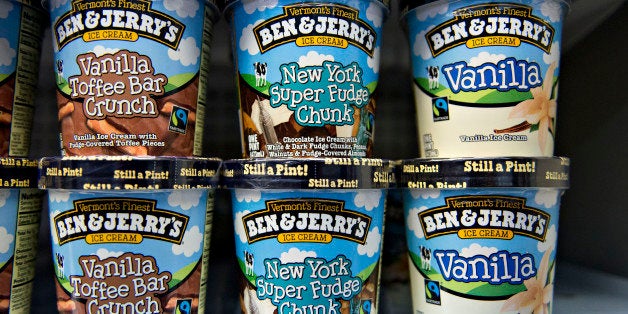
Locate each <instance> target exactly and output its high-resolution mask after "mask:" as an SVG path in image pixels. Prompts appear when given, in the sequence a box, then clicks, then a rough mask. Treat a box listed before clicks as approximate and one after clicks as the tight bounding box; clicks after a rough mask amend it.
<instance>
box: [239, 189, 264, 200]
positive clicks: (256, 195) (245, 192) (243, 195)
mask: <svg viewBox="0 0 628 314" xmlns="http://www.w3.org/2000/svg"><path fill="white" fill-rule="evenodd" d="M235 198H236V199H237V200H238V202H240V203H242V202H246V203H250V202H257V201H259V200H260V199H261V198H262V193H261V192H260V190H250V189H236V190H235Z"/></svg>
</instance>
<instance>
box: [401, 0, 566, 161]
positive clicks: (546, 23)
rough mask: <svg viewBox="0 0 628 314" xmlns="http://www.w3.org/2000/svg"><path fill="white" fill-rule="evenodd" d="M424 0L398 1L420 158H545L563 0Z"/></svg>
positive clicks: (552, 125) (551, 133) (549, 150)
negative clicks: (409, 65) (423, 1)
mask: <svg viewBox="0 0 628 314" xmlns="http://www.w3.org/2000/svg"><path fill="white" fill-rule="evenodd" d="M419 2H420V1H419ZM428 2H430V3H428V4H424V5H420V6H416V2H414V3H415V5H412V4H411V3H412V1H405V3H404V4H402V6H401V7H402V10H403V12H404V13H403V24H404V27H405V28H406V30H407V34H408V38H409V48H410V51H411V53H410V55H411V59H412V77H413V84H412V86H413V87H412V89H413V91H414V98H415V104H416V109H417V110H416V112H417V124H418V138H419V146H420V154H421V157H428V158H433V157H496V156H522V157H540V156H545V157H550V156H552V155H553V151H554V138H555V136H556V106H557V103H556V98H557V94H558V77H559V69H560V52H561V49H560V45H561V39H562V34H561V29H562V24H563V19H564V18H565V15H566V13H567V11H568V2H567V1H564V0H515V1H493V0H482V1H479V0H473V1H459V0H452V1H428Z"/></svg>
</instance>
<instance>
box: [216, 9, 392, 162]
mask: <svg viewBox="0 0 628 314" xmlns="http://www.w3.org/2000/svg"><path fill="white" fill-rule="evenodd" d="M385 2H386V3H384V1H381V0H359V1H358V0H340V1H293V0H274V1H268V0H254V1H249V0H246V1H227V5H228V6H227V9H226V11H225V15H226V18H227V19H228V20H229V22H230V25H231V36H232V42H233V47H232V51H233V55H234V62H235V70H236V84H237V90H238V103H239V108H238V109H239V115H240V124H241V128H242V134H241V136H242V138H241V140H242V150H243V155H244V157H270V158H312V157H358V158H360V157H371V156H372V151H373V136H374V132H375V113H376V108H377V100H376V97H375V92H376V89H377V82H378V79H379V60H380V51H381V47H382V26H383V22H384V20H385V17H386V15H387V14H388V6H387V2H388V1H385Z"/></svg>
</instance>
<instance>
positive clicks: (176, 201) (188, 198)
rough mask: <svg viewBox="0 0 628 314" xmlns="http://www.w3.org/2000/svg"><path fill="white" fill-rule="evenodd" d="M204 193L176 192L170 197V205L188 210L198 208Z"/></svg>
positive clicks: (199, 191) (192, 190) (199, 190)
mask: <svg viewBox="0 0 628 314" xmlns="http://www.w3.org/2000/svg"><path fill="white" fill-rule="evenodd" d="M201 196H203V191H202V190H201V189H190V190H175V191H173V192H172V193H170V195H168V205H170V206H172V207H181V209H183V210H188V209H190V208H192V207H196V206H198V204H199V202H200V200H201Z"/></svg>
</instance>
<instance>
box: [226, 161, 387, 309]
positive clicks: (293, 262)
mask: <svg viewBox="0 0 628 314" xmlns="http://www.w3.org/2000/svg"><path fill="white" fill-rule="evenodd" d="M392 170H393V167H392V166H391V163H390V162H389V161H385V160H381V159H369V158H325V159H322V158H320V159H305V158H301V159H255V160H229V161H225V166H224V168H223V176H222V180H223V185H224V186H225V187H227V188H229V189H231V195H232V202H233V224H234V230H235V242H236V245H235V248H236V252H235V254H236V256H237V261H238V269H239V270H240V271H241V272H240V273H239V278H236V282H237V283H238V284H236V285H235V287H236V288H237V289H238V294H239V296H240V302H241V306H242V313H278V314H288V313H377V309H378V306H379V297H378V296H379V281H380V268H381V248H382V243H383V234H384V233H383V231H384V229H383V228H384V211H385V206H386V194H387V188H388V187H390V186H391V184H393V183H394V181H395V176H394V175H393V171H392Z"/></svg>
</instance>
